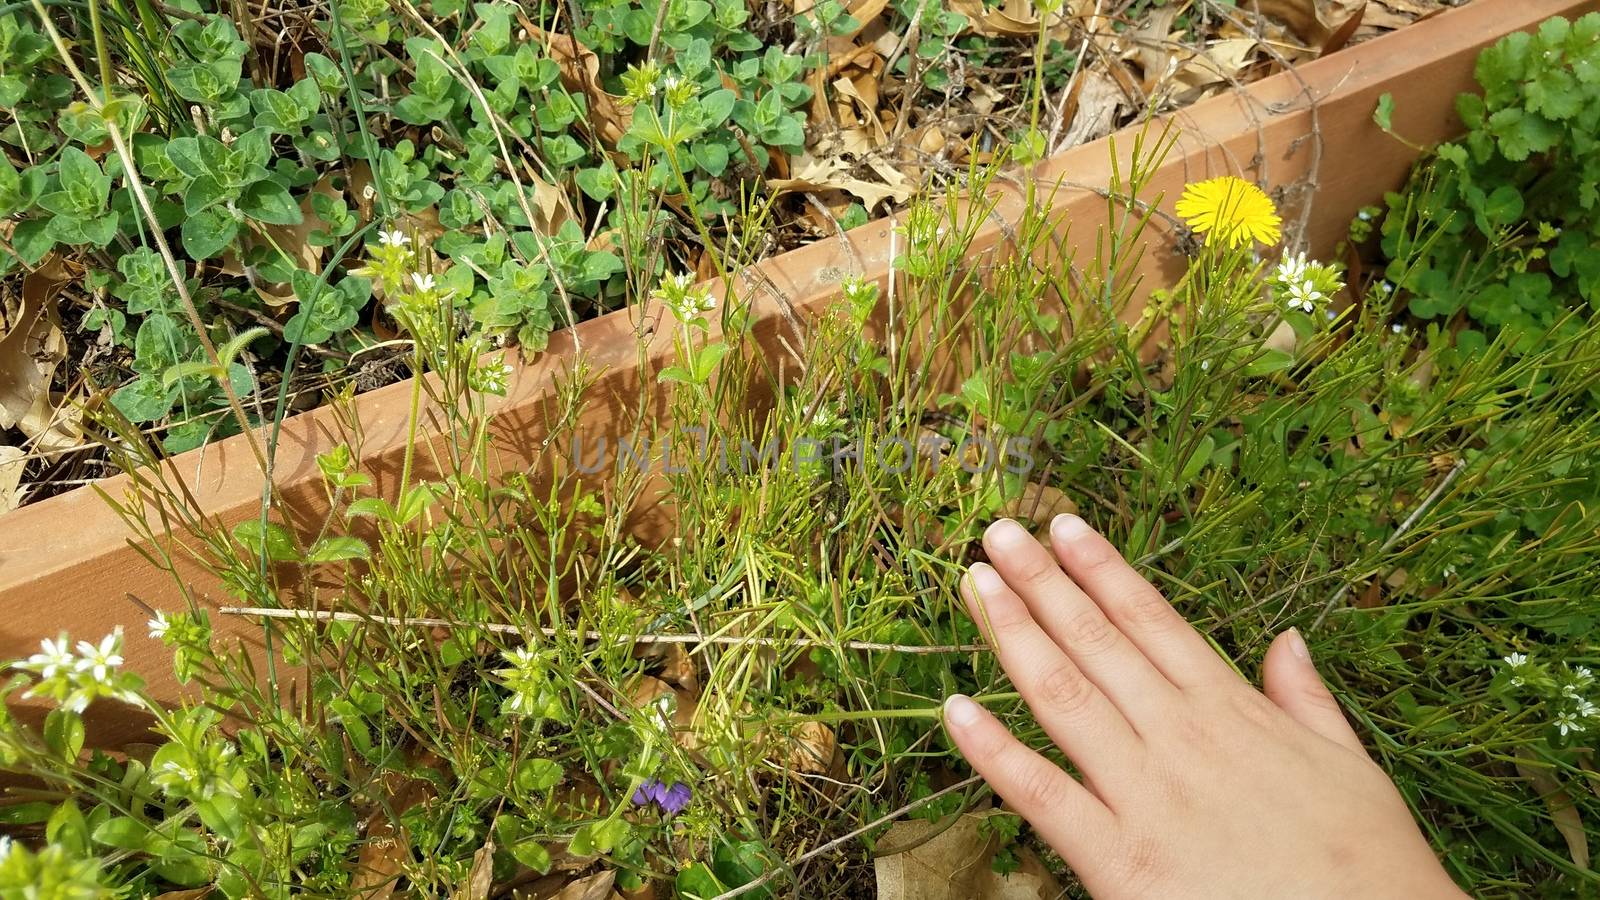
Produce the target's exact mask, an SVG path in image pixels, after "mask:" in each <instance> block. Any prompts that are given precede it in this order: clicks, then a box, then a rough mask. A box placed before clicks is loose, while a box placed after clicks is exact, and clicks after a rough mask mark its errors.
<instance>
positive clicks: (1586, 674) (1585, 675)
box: [1572, 666, 1594, 684]
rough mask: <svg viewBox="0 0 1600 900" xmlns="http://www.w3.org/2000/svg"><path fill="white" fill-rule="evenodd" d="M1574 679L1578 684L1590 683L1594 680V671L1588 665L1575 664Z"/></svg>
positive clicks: (1573, 669)
mask: <svg viewBox="0 0 1600 900" xmlns="http://www.w3.org/2000/svg"><path fill="white" fill-rule="evenodd" d="M1572 680H1573V682H1575V683H1577V684H1588V683H1589V682H1591V681H1593V680H1594V673H1593V672H1591V671H1589V667H1588V666H1573V668H1572Z"/></svg>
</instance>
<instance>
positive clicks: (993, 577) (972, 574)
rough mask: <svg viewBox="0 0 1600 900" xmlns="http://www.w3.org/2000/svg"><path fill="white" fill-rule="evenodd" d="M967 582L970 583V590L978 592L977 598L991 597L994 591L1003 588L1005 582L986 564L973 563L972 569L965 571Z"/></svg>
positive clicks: (992, 567)
mask: <svg viewBox="0 0 1600 900" xmlns="http://www.w3.org/2000/svg"><path fill="white" fill-rule="evenodd" d="M967 580H968V581H969V582H970V583H971V585H972V589H973V590H974V591H977V592H978V596H979V597H987V596H993V594H994V593H995V592H996V591H998V590H1000V589H1001V588H1003V587H1005V580H1004V579H1002V578H1001V577H1000V573H999V572H996V571H995V570H994V566H991V565H989V564H988V563H974V564H973V566H972V568H970V569H968V570H967Z"/></svg>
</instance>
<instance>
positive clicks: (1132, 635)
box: [1050, 515, 1238, 687]
mask: <svg viewBox="0 0 1600 900" xmlns="http://www.w3.org/2000/svg"><path fill="white" fill-rule="evenodd" d="M1050 540H1051V543H1052V544H1053V545H1054V546H1055V551H1056V558H1057V559H1059V560H1061V565H1062V567H1063V568H1065V569H1066V570H1067V574H1068V575H1070V576H1071V577H1072V580H1073V581H1075V582H1077V584H1078V587H1080V588H1082V589H1083V592H1084V593H1085V594H1088V595H1089V597H1090V598H1091V599H1092V600H1094V602H1095V603H1096V604H1097V605H1098V606H1099V607H1100V608H1101V609H1102V610H1105V614H1106V618H1108V619H1110V620H1111V623H1112V624H1113V625H1116V626H1117V628H1118V629H1120V630H1121V631H1122V633H1123V634H1125V635H1127V637H1128V640H1130V641H1132V642H1133V645H1134V646H1136V647H1138V648H1139V649H1140V651H1142V652H1143V653H1144V655H1145V658H1146V659H1148V660H1150V662H1151V663H1152V664H1153V665H1154V666H1155V667H1156V668H1157V669H1159V670H1160V671H1161V673H1162V674H1163V675H1165V676H1167V680H1168V681H1171V682H1172V683H1173V684H1175V685H1177V686H1179V687H1196V686H1199V685H1202V684H1208V683H1217V682H1223V681H1237V680H1238V676H1237V675H1235V674H1234V672H1233V670H1232V669H1230V668H1229V667H1228V665H1227V664H1226V663H1224V662H1223V661H1222V658H1221V657H1219V656H1217V654H1216V653H1215V652H1213V651H1212V649H1211V645H1210V644H1207V643H1206V641H1205V638H1203V637H1201V636H1200V632H1198V631H1195V630H1194V628H1193V627H1191V626H1190V625H1189V623H1188V622H1186V621H1184V618H1183V616H1180V615H1178V611H1177V610H1175V609H1173V608H1172V604H1170V603H1168V602H1167V600H1166V598H1165V597H1163V596H1161V592H1160V591H1158V590H1156V589H1155V586H1154V585H1152V584H1150V582H1148V581H1146V580H1145V578H1144V576H1142V575H1140V574H1139V573H1138V572H1135V571H1134V570H1133V567H1132V566H1130V565H1128V564H1127V563H1126V562H1125V561H1123V559H1122V554H1120V553H1118V552H1117V548H1115V547H1113V546H1111V542H1110V541H1108V540H1106V539H1105V538H1104V537H1102V536H1100V534H1099V533H1098V532H1096V531H1095V530H1094V529H1093V528H1090V527H1089V523H1087V522H1085V521H1083V520H1082V519H1080V518H1078V517H1077V516H1073V515H1061V516H1056V518H1055V521H1053V522H1051V523H1050Z"/></svg>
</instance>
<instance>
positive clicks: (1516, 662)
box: [1502, 653, 1528, 669]
mask: <svg viewBox="0 0 1600 900" xmlns="http://www.w3.org/2000/svg"><path fill="white" fill-rule="evenodd" d="M1502 658H1503V659H1504V660H1505V664H1506V666H1507V667H1509V668H1512V669H1520V668H1522V667H1523V666H1525V665H1527V664H1528V654H1526V653H1509V654H1507V655H1506V656H1504V657H1502Z"/></svg>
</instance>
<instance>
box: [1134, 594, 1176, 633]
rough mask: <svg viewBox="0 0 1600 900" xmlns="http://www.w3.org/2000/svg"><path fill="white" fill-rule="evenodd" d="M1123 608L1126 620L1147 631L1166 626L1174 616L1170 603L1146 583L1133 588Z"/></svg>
mask: <svg viewBox="0 0 1600 900" xmlns="http://www.w3.org/2000/svg"><path fill="white" fill-rule="evenodd" d="M1124 609H1125V610H1126V611H1127V612H1126V615H1127V617H1128V621H1130V622H1132V623H1134V624H1135V625H1138V626H1140V627H1141V628H1144V629H1145V630H1147V631H1148V630H1151V629H1157V628H1165V627H1168V626H1170V625H1171V624H1172V622H1173V621H1174V620H1175V618H1176V614H1175V613H1174V612H1173V611H1172V604H1170V603H1168V602H1167V598H1165V597H1163V596H1161V592H1160V591H1158V590H1156V589H1155V588H1153V587H1151V586H1150V585H1148V584H1146V585H1144V586H1142V587H1139V588H1136V589H1134V590H1133V592H1132V593H1131V594H1130V595H1129V596H1128V600H1127V603H1126V604H1125V605H1124Z"/></svg>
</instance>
